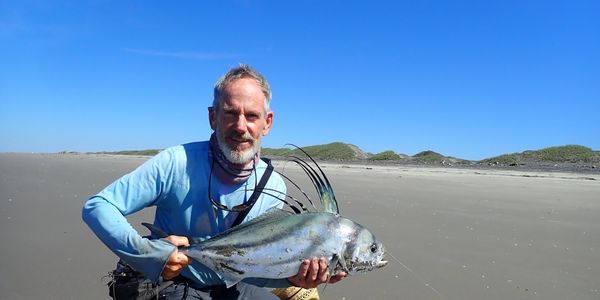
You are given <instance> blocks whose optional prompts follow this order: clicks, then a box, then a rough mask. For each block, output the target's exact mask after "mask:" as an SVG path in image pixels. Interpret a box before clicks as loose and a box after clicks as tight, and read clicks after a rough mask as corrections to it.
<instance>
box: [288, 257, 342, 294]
mask: <svg viewBox="0 0 600 300" xmlns="http://www.w3.org/2000/svg"><path fill="white" fill-rule="evenodd" d="M328 277H329V274H328V271H327V260H325V258H324V257H321V259H318V258H316V257H313V258H312V259H311V260H308V259H307V260H304V261H303V262H302V264H300V268H299V269H298V274H296V275H295V276H292V277H289V278H288V281H289V282H290V283H292V284H293V285H294V286H298V287H302V288H305V289H312V288H315V287H317V286H318V285H319V284H322V283H326V282H329V283H336V282H338V281H340V280H342V279H343V278H344V277H346V273H345V272H339V273H337V274H335V275H334V276H331V278H328ZM327 279H329V280H327Z"/></svg>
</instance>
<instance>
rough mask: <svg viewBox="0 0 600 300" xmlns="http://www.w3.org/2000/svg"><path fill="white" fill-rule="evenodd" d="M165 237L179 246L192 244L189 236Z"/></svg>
mask: <svg viewBox="0 0 600 300" xmlns="http://www.w3.org/2000/svg"><path fill="white" fill-rule="evenodd" d="M165 239H166V240H167V241H169V242H170V243H171V244H173V245H175V246H177V247H179V246H186V247H187V246H189V245H190V242H189V241H188V238H187V237H185V236H178V235H170V236H168V237H166V238H165Z"/></svg>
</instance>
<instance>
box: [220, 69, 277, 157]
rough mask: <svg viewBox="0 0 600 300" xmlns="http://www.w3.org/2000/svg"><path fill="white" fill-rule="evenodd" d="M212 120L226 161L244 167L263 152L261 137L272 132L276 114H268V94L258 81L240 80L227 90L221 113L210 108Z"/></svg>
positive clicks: (222, 98) (223, 95)
mask: <svg viewBox="0 0 600 300" xmlns="http://www.w3.org/2000/svg"><path fill="white" fill-rule="evenodd" d="M209 119H210V126H211V128H212V129H213V130H215V132H216V135H217V140H218V142H219V147H220V148H221V150H222V151H223V153H224V154H225V156H226V157H227V159H229V160H230V161H231V162H233V163H237V164H245V163H248V162H250V161H251V160H252V159H254V155H255V154H256V153H257V152H258V151H259V150H260V144H261V138H262V136H264V135H267V133H269V130H270V129H271V124H272V121H273V113H272V112H268V113H266V112H265V95H264V94H263V92H262V89H261V87H260V85H259V84H258V83H257V82H256V80H255V79H252V78H241V79H237V80H234V81H232V82H231V83H229V84H228V85H227V86H226V87H225V89H224V90H223V93H222V95H221V101H219V108H218V111H215V110H214V109H210V108H209Z"/></svg>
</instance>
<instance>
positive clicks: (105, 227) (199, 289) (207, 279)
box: [83, 65, 345, 299]
mask: <svg viewBox="0 0 600 300" xmlns="http://www.w3.org/2000/svg"><path fill="white" fill-rule="evenodd" d="M270 100H271V91H270V87H269V84H268V82H267V80H266V79H265V78H264V77H263V76H262V75H261V74H259V73H258V72H256V71H255V70H253V69H252V68H250V67H248V66H246V65H240V66H239V67H238V68H234V69H232V70H230V71H229V72H227V73H226V74H225V75H223V77H221V78H220V79H219V80H218V81H217V83H216V85H215V88H214V99H213V105H212V106H211V107H209V109H208V114H209V120H210V126H211V128H212V129H213V130H214V133H213V134H212V135H211V138H210V140H209V141H205V142H196V143H190V144H185V145H180V146H175V147H171V148H168V149H165V150H164V151H162V152H161V153H159V154H158V155H156V156H155V157H153V158H152V159H150V160H148V161H147V162H145V163H144V164H143V165H142V166H140V167H139V168H137V169H136V170H134V171H133V172H132V173H130V174H127V175H125V176H123V177H122V178H120V179H118V180H117V181H115V182H114V183H112V184H111V185H109V186H108V187H106V188H105V189H104V190H102V191H101V192H100V193H98V194H97V195H95V196H92V197H91V198H90V199H89V200H88V201H87V202H86V204H85V206H84V208H83V219H84V221H85V222H86V223H87V224H88V226H90V228H91V229H92V230H93V231H94V233H95V234H96V235H97V236H98V238H100V240H101V241H102V242H103V243H104V244H106V245H107V246H108V247H109V248H110V250H111V251H113V252H114V253H115V254H116V255H117V256H119V257H120V258H121V262H120V267H121V269H120V270H126V271H127V272H115V273H119V274H129V273H133V274H135V276H131V277H135V278H134V280H138V281H139V280H141V281H142V282H152V283H154V284H153V285H150V290H151V289H153V288H158V287H159V286H160V287H161V289H162V291H160V295H161V296H162V295H165V297H166V299H175V298H177V299H181V298H182V296H183V297H185V296H186V295H190V296H194V297H199V298H200V299H277V298H275V296H274V295H273V294H271V293H269V292H268V291H267V290H266V289H263V288H260V287H258V286H269V287H287V286H299V287H303V288H313V287H316V286H318V285H319V284H321V283H325V282H327V281H328V274H327V266H326V261H325V259H324V258H321V259H318V258H311V259H310V260H305V261H304V262H303V263H302V265H301V266H300V269H299V270H298V274H297V275H296V276H292V277H290V278H288V279H280V280H267V279H262V280H261V279H256V280H247V281H246V282H241V283H239V284H237V285H236V286H234V287H232V288H230V289H224V288H223V281H222V280H221V279H220V277H219V276H218V275H217V274H216V273H215V272H213V271H212V270H210V269H209V268H207V267H206V266H204V265H202V264H200V263H199V262H195V261H192V260H191V259H190V258H188V257H187V256H185V255H184V254H182V253H179V252H178V251H177V247H178V246H187V245H189V241H188V239H187V238H186V236H191V237H197V238H210V237H211V236H214V235H216V234H218V233H220V232H222V231H224V230H226V229H228V228H230V227H231V226H232V225H234V223H239V222H240V221H241V219H242V218H243V220H244V221H247V220H249V219H252V218H254V217H256V216H258V215H260V214H262V213H264V212H265V211H267V210H269V209H271V208H273V207H282V205H283V204H282V202H281V201H279V200H277V199H276V198H275V197H274V196H279V197H285V196H284V195H285V193H286V187H285V183H284V182H283V180H282V179H281V177H280V176H278V175H277V174H275V173H273V174H272V175H271V176H270V177H268V181H267V182H266V186H265V188H266V189H270V190H272V191H279V195H277V192H272V193H270V194H273V195H274V196H271V195H266V194H257V195H258V198H257V200H256V202H255V203H254V205H253V206H251V208H250V209H247V210H245V211H243V212H237V211H239V210H237V211H233V210H232V208H234V207H238V208H240V207H242V208H244V205H248V199H249V198H252V194H253V191H254V189H255V188H256V186H257V184H258V182H259V181H260V179H261V178H262V176H263V174H265V170H266V169H267V164H266V163H265V162H264V161H263V160H261V159H260V146H261V141H262V137H263V136H266V135H267V134H268V133H269V130H270V129H271V126H272V124H273V112H272V111H271V110H270V108H269V102H270ZM149 206H155V207H156V213H155V220H154V225H156V226H157V227H159V228H161V229H162V230H164V231H165V232H167V233H169V234H172V235H170V236H168V237H167V238H165V239H147V238H144V237H142V236H140V235H139V234H138V233H137V231H135V230H134V229H133V228H132V227H131V225H130V224H129V223H128V222H127V220H126V219H125V216H126V215H129V214H132V213H134V212H137V211H139V210H141V209H143V208H145V207H149ZM242 213H247V215H246V216H244V215H242V216H241V217H240V214H242ZM238 218H239V219H238ZM236 221H237V222H236ZM115 276H116V275H115ZM344 276H345V274H343V273H341V274H336V275H334V276H332V277H331V279H330V280H329V282H332V283H335V282H337V281H339V280H341V279H342V278H343V277H344ZM138 277H139V278H138ZM140 278H141V279H140ZM121 281H124V283H125V284H123V285H121V287H122V286H132V285H135V284H131V281H132V280H129V279H127V280H121ZM117 282H118V281H117ZM136 282H137V281H136ZM171 282H174V284H172V285H170V283H171ZM162 283H167V284H164V285H163V284H162ZM257 285H258V286H257ZM139 286H141V285H135V289H138V288H140V287H139ZM165 286H168V287H166V288H164V287H165ZM111 288H112V289H113V290H111V295H115V294H120V295H124V294H123V292H122V291H116V290H114V289H115V286H112V287H111ZM146 292H152V291H146Z"/></svg>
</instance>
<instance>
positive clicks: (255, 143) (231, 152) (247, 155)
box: [216, 127, 262, 165]
mask: <svg viewBox="0 0 600 300" xmlns="http://www.w3.org/2000/svg"><path fill="white" fill-rule="evenodd" d="M216 133H217V143H218V144H219V149H221V152H223V155H225V158H227V160H228V161H230V162H231V163H234V164H238V165H244V164H247V163H249V162H250V161H252V160H254V157H255V156H256V154H257V153H259V151H260V145H261V142H262V137H261V136H259V137H258V138H257V139H255V138H254V137H252V135H250V133H248V132H246V133H244V134H243V135H239V134H235V133H229V134H225V133H223V132H222V131H221V130H220V129H219V127H217V130H216ZM227 137H234V138H235V139H238V140H245V141H248V142H250V143H251V144H252V146H251V147H250V148H248V149H246V150H238V149H232V148H230V147H229V145H227V143H226V142H225V139H226V138H227Z"/></svg>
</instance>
